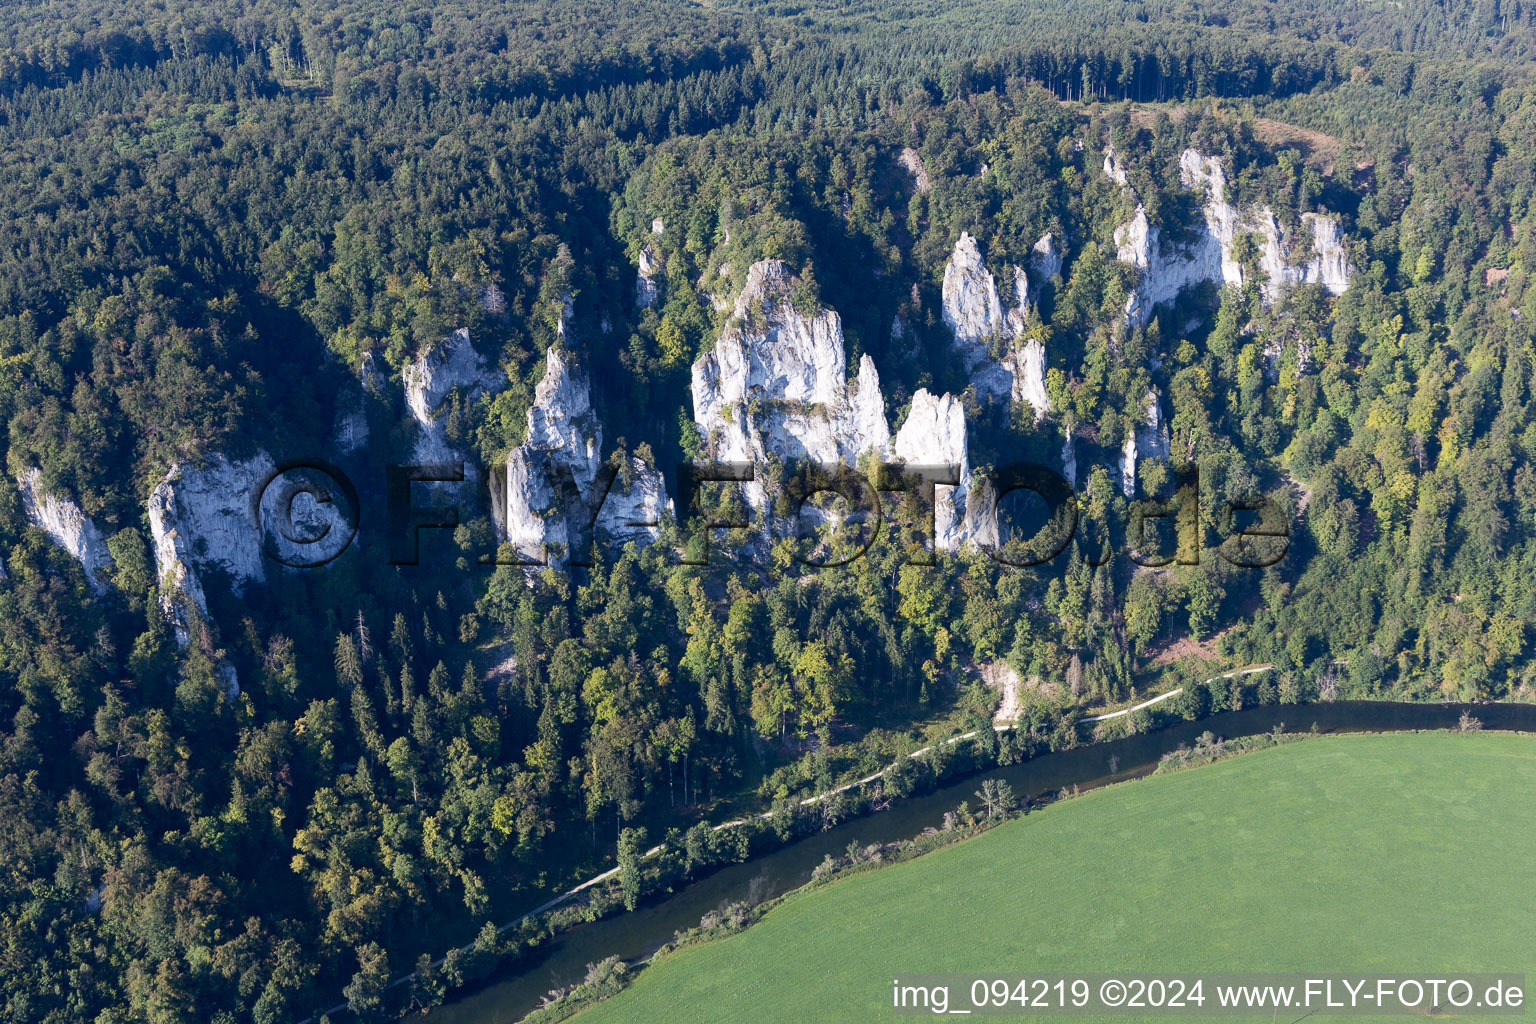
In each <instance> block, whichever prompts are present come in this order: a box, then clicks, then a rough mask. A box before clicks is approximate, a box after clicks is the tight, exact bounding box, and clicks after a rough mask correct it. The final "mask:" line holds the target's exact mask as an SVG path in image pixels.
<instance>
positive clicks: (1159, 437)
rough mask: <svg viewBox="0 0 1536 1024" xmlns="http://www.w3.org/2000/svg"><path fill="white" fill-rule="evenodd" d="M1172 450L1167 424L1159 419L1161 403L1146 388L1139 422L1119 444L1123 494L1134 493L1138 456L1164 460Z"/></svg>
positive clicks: (1156, 396)
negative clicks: (1122, 442) (1123, 441)
mask: <svg viewBox="0 0 1536 1024" xmlns="http://www.w3.org/2000/svg"><path fill="white" fill-rule="evenodd" d="M1171 450H1172V442H1171V439H1170V437H1169V433H1168V424H1167V423H1166V422H1165V421H1164V420H1163V413H1162V403H1161V401H1160V400H1159V399H1158V395H1157V392H1156V391H1148V392H1147V398H1146V411H1145V413H1144V414H1143V416H1142V421H1141V423H1140V424H1138V425H1137V426H1136V428H1135V429H1134V430H1132V431H1131V432H1130V433H1129V434H1127V435H1126V438H1125V443H1124V444H1123V445H1121V447H1120V490H1121V492H1122V493H1123V494H1124V495H1125V496H1126V497H1127V498H1130V497H1134V496H1135V494H1136V464H1137V462H1138V460H1140V459H1144V458H1145V459H1166V458H1168V457H1169V454H1170V452H1171Z"/></svg>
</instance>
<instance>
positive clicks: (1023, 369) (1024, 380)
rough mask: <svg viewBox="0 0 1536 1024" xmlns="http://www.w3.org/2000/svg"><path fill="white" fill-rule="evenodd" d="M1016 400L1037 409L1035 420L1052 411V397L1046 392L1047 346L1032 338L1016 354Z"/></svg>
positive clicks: (1014, 395)
mask: <svg viewBox="0 0 1536 1024" xmlns="http://www.w3.org/2000/svg"><path fill="white" fill-rule="evenodd" d="M1013 381H1014V394H1013V397H1014V400H1015V401H1018V402H1025V403H1027V404H1028V405H1029V406H1030V407H1031V408H1032V409H1034V410H1035V422H1036V423H1038V422H1040V421H1041V420H1043V419H1044V418H1045V414H1046V413H1048V412H1050V411H1051V399H1050V397H1049V396H1048V395H1047V394H1046V393H1045V346H1044V345H1042V344H1041V343H1040V340H1039V339H1038V338H1030V339H1029V340H1028V341H1026V342H1025V343H1024V347H1023V348H1021V349H1018V350H1017V352H1016V354H1015V356H1014V374H1013Z"/></svg>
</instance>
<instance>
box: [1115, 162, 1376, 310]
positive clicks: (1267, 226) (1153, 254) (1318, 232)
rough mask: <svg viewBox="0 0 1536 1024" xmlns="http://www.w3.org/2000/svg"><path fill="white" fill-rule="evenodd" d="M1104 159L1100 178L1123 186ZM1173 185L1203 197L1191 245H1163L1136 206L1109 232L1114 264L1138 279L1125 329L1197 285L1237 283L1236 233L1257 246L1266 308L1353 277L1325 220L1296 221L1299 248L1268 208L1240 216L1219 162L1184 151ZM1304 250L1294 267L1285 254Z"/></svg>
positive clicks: (1334, 227)
mask: <svg viewBox="0 0 1536 1024" xmlns="http://www.w3.org/2000/svg"><path fill="white" fill-rule="evenodd" d="M1111 155H1112V154H1109V153H1107V154H1106V156H1105V170H1104V173H1105V175H1106V176H1108V177H1110V178H1112V179H1114V180H1116V181H1119V182H1120V183H1121V184H1122V185H1123V184H1124V183H1125V182H1124V172H1123V170H1121V169H1119V167H1118V164H1114V166H1112V164H1113V163H1114V161H1112V160H1111ZM1117 172H1118V173H1117ZM1179 179H1180V181H1181V183H1182V184H1183V186H1184V187H1185V188H1187V189H1191V190H1199V191H1202V192H1203V193H1204V202H1203V204H1202V207H1201V212H1202V218H1203V222H1204V223H1203V224H1202V225H1201V226H1200V227H1199V228H1198V229H1197V230H1196V232H1195V237H1194V238H1193V239H1192V240H1191V241H1189V242H1188V243H1186V244H1184V245H1181V246H1173V245H1164V244H1163V240H1162V239H1161V237H1160V233H1159V231H1158V229H1157V227H1156V226H1155V225H1151V224H1149V223H1148V221H1147V215H1146V210H1145V208H1143V207H1142V206H1141V204H1139V203H1138V204H1137V207H1136V214H1135V216H1134V217H1132V218H1131V219H1130V220H1129V221H1127V222H1126V223H1124V224H1122V225H1120V226H1119V227H1118V228H1116V229H1115V245H1116V246H1117V247H1118V253H1117V255H1118V256H1119V258H1120V260H1121V261H1122V262H1125V263H1129V264H1131V265H1132V266H1134V267H1136V268H1137V270H1139V271H1140V272H1141V273H1140V281H1139V283H1138V285H1137V288H1136V291H1135V292H1134V293H1133V294H1132V295H1131V297H1130V299H1129V300H1128V301H1127V304H1126V319H1127V321H1128V322H1129V323H1130V324H1131V325H1133V326H1135V325H1139V324H1145V323H1146V322H1147V321H1148V320H1149V319H1150V318H1151V315H1152V308H1153V307H1154V306H1157V305H1158V304H1160V303H1164V302H1169V301H1172V300H1173V298H1174V297H1175V296H1177V295H1178V293H1179V292H1180V291H1181V290H1182V289H1184V288H1186V287H1189V286H1190V285H1194V284H1198V283H1200V282H1204V281H1211V282H1214V283H1216V284H1233V285H1239V286H1240V285H1242V284H1244V283H1245V278H1244V271H1243V267H1242V265H1241V263H1240V262H1239V261H1238V259H1237V256H1236V243H1237V239H1238V237H1239V236H1240V235H1242V234H1251V235H1252V236H1253V238H1254V241H1255V242H1256V244H1257V245H1258V250H1259V270H1260V272H1261V273H1262V275H1263V278H1264V280H1263V285H1262V288H1263V293H1264V297H1265V299H1266V301H1269V302H1273V301H1275V300H1276V299H1278V298H1279V297H1280V296H1281V294H1283V293H1284V291H1285V290H1286V289H1287V288H1289V287H1291V286H1292V285H1295V284H1302V283H1305V284H1321V285H1322V286H1323V287H1325V288H1326V289H1327V290H1328V291H1329V292H1330V293H1331V294H1334V295H1338V294H1340V293H1342V292H1343V291H1344V290H1345V289H1347V288H1348V287H1349V282H1350V279H1351V277H1352V276H1353V273H1354V271H1353V268H1352V267H1351V266H1350V263H1349V254H1348V250H1347V249H1346V248H1345V245H1344V242H1343V240H1342V238H1341V236H1340V233H1339V229H1338V223H1337V221H1335V220H1334V219H1333V218H1332V217H1329V216H1325V215H1322V214H1317V213H1305V214H1302V216H1301V218H1300V229H1299V230H1304V231H1306V232H1307V233H1308V236H1309V237H1308V238H1307V239H1306V240H1305V242H1302V241H1301V240H1299V239H1297V238H1296V237H1294V236H1295V235H1296V234H1297V233H1298V232H1296V231H1290V230H1288V229H1286V228H1285V227H1284V226H1283V225H1281V224H1280V222H1279V221H1278V219H1277V218H1276V217H1275V215H1274V212H1273V211H1272V210H1271V209H1270V208H1269V207H1268V206H1259V207H1254V208H1252V209H1249V210H1246V211H1242V210H1239V209H1237V207H1235V206H1234V205H1232V204H1231V203H1229V202H1228V201H1227V179H1226V172H1225V171H1224V170H1223V168H1222V165H1221V161H1220V159H1219V158H1217V157H1204V156H1201V155H1200V153H1199V152H1197V151H1196V150H1193V149H1186V150H1185V151H1184V153H1183V155H1182V156H1181V157H1180V160H1179ZM1303 244H1304V245H1306V246H1307V247H1308V249H1309V250H1310V252H1309V253H1308V255H1307V257H1306V258H1305V259H1304V260H1301V261H1299V262H1293V261H1292V260H1291V258H1290V257H1291V254H1292V253H1293V251H1294V250H1295V248H1296V247H1297V246H1298V245H1303Z"/></svg>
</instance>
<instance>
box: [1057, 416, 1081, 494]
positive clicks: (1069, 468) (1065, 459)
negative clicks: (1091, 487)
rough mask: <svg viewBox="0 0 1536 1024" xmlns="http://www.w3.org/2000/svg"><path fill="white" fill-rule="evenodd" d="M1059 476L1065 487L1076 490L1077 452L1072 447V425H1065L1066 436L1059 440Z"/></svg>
mask: <svg viewBox="0 0 1536 1024" xmlns="http://www.w3.org/2000/svg"><path fill="white" fill-rule="evenodd" d="M1061 475H1062V476H1064V477H1066V480H1067V486H1069V487H1071V488H1072V489H1073V490H1076V489H1077V451H1076V449H1075V448H1074V447H1073V445H1072V424H1070V423H1068V424H1067V429H1066V436H1065V437H1063V438H1062V440H1061Z"/></svg>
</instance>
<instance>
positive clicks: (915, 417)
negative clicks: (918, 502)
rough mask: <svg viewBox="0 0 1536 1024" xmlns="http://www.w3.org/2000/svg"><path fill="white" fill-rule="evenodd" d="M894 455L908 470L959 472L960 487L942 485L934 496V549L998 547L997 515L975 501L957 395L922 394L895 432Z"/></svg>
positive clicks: (980, 499) (914, 398) (987, 505)
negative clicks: (948, 469) (979, 545)
mask: <svg viewBox="0 0 1536 1024" xmlns="http://www.w3.org/2000/svg"><path fill="white" fill-rule="evenodd" d="M892 454H894V455H895V457H896V459H897V460H898V461H899V462H901V463H903V464H905V465H908V466H913V467H926V468H929V469H934V470H936V469H938V468H940V467H945V466H952V467H958V472H957V473H956V475H955V479H957V480H958V481H959V483H958V484H957V485H954V486H949V485H939V486H937V487H936V488H935V491H934V499H933V503H934V547H935V548H936V549H937V550H939V551H957V550H959V549H960V548H962V547H964V546H965V545H967V544H972V543H988V544H990V543H994V542H995V541H996V539H997V522H996V518H995V510H994V509H992V508H991V507H990V504H991V503H990V502H988V501H986V500H985V498H986V495H984V494H983V495H979V496H973V491H975V490H976V489H977V488H975V487H974V486H973V482H972V480H971V460H970V453H969V450H968V448H967V445H966V428H965V407H964V406H963V405H961V404H960V401H959V399H957V398H955V396H953V395H943V396H935V395H932V394H930V393H929V392H928V390H927V389H920V390H919V391H918V392H917V394H915V395H913V396H912V405H911V408H910V409H909V410H908V412H907V418H906V419H905V420H904V421H903V422H902V424H901V429H900V430H899V431H897V432H896V440H895V445H894V450H893V452H892Z"/></svg>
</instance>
